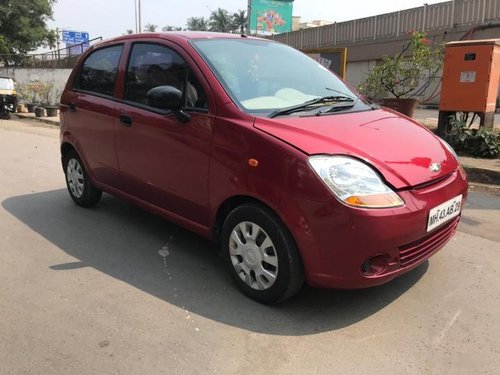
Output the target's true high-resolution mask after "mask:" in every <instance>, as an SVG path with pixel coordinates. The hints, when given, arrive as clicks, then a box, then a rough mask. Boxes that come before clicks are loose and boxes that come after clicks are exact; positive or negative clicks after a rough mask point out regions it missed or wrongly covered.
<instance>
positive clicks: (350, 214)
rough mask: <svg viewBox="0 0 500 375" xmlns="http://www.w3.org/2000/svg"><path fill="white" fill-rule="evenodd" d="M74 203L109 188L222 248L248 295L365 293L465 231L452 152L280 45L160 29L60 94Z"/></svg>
mask: <svg viewBox="0 0 500 375" xmlns="http://www.w3.org/2000/svg"><path fill="white" fill-rule="evenodd" d="M61 154H62V163H63V168H64V172H65V174H66V182H67V187H68V190H69V194H70V195H71V198H72V199H73V200H74V201H75V202H76V204H78V205H80V206H84V207H86V206H92V205H94V204H96V203H97V202H98V201H99V199H100V197H101V192H102V191H105V192H108V193H110V194H113V195H115V196H118V197H120V198H122V199H125V200H127V201H130V202H132V203H134V204H137V205H139V206H141V207H143V208H144V209H146V210H149V211H152V212H154V213H157V214H159V215H161V216H163V217H165V218H167V219H169V220H171V221H173V222H175V223H177V224H178V225H181V226H183V227H185V228H188V229H190V230H192V231H194V232H196V233H198V234H200V235H202V236H204V237H206V238H210V239H213V240H214V241H216V242H217V243H218V244H220V246H221V247H222V251H223V256H224V259H225V261H226V263H227V266H228V269H229V272H230V273H231V275H232V277H233V278H234V280H235V282H236V284H237V285H238V287H239V288H240V289H241V290H242V291H243V292H244V293H245V294H246V295H248V296H250V297H252V298H254V299H256V300H258V301H260V302H264V303H271V302H276V301H282V300H284V299H286V298H288V297H290V296H292V295H293V294H294V293H296V292H297V291H298V290H299V289H300V287H301V286H302V284H303V283H304V281H306V282H307V283H308V284H309V285H312V286H315V287H327V288H362V287H368V286H374V285H379V284H382V283H385V282H387V281H389V280H391V279H393V278H394V277H396V276H399V275H401V274H403V273H405V272H408V271H409V270H411V269H412V268H414V267H416V266H417V265H419V264H420V263H422V262H423V261H425V260H426V259H427V258H429V257H430V256H431V255H432V254H434V253H435V252H436V251H438V250H439V249H440V248H442V247H443V246H444V245H445V244H446V243H447V241H448V240H449V239H450V238H451V237H452V236H453V234H454V233H455V231H456V228H457V225H458V221H459V218H460V213H461V209H462V207H463V205H464V203H465V198H466V195H467V178H466V175H465V173H464V171H463V169H462V168H461V167H460V165H459V163H458V161H457V158H456V155H455V154H454V152H453V150H452V149H451V148H450V147H449V146H448V145H447V144H446V143H445V142H443V141H442V140H441V139H439V138H438V137H436V136H435V135H433V134H432V133H431V132H430V131H428V130H427V129H426V128H424V127H423V126H421V125H419V124H417V123H415V122H414V121H412V120H411V119H410V118H407V117H404V116H402V115H400V114H398V113H396V112H393V111H390V110H387V109H383V108H380V107H378V106H377V105H375V104H373V103H371V102H369V101H367V100H366V99H364V98H363V97H360V96H359V95H358V94H357V93H356V92H354V91H353V90H352V89H351V88H350V87H349V86H348V85H347V84H345V83H344V82H343V81H342V80H341V79H339V78H338V77H337V76H335V75H334V74H332V73H331V72H330V71H329V70H328V69H326V68H325V67H323V66H322V65H320V64H318V63H317V62H315V61H314V60H312V59H311V58H309V57H307V56H306V55H304V54H302V53H300V52H298V51H296V50H294V49H293V48H290V47H288V46H285V45H282V44H279V43H275V42H273V41H269V40H265V39H258V38H250V37H246V36H240V35H226V34H214V33H151V34H140V35H129V36H123V37H119V38H116V39H113V40H108V41H105V42H103V43H100V44H98V45H95V46H93V47H92V48H90V49H89V51H87V52H86V53H85V54H84V55H83V56H82V57H81V59H80V60H79V62H78V64H77V66H76V68H75V69H74V71H73V72H72V74H71V76H70V78H69V80H68V83H67V85H66V88H65V91H64V93H63V96H62V99H61Z"/></svg>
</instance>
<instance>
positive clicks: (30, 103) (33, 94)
mask: <svg viewBox="0 0 500 375" xmlns="http://www.w3.org/2000/svg"><path fill="white" fill-rule="evenodd" d="M40 89H41V83H40V82H39V81H32V82H29V83H28V84H26V88H25V97H24V100H25V101H26V106H27V107H28V112H29V113H34V112H35V108H36V107H37V106H38V105H39V104H40V103H39V99H38V98H39V95H40Z"/></svg>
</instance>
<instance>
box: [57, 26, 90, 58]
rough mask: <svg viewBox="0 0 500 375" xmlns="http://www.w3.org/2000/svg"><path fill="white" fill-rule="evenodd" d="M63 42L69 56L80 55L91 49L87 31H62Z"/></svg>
mask: <svg viewBox="0 0 500 375" xmlns="http://www.w3.org/2000/svg"><path fill="white" fill-rule="evenodd" d="M61 34H62V41H63V42H64V43H65V44H66V48H67V49H68V54H69V55H79V54H81V53H83V52H85V51H86V50H87V48H89V33H87V32H85V31H72V30H63V31H62V33H61Z"/></svg>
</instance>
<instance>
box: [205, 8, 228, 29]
mask: <svg viewBox="0 0 500 375" xmlns="http://www.w3.org/2000/svg"><path fill="white" fill-rule="evenodd" d="M210 31H217V32H221V33H229V32H231V31H233V20H232V17H231V16H230V15H229V13H228V11H227V10H225V9H222V8H218V9H217V10H214V11H212V14H210Z"/></svg>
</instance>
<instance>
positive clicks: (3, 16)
mask: <svg viewBox="0 0 500 375" xmlns="http://www.w3.org/2000/svg"><path fill="white" fill-rule="evenodd" d="M54 3H55V0H0V53H1V54H10V55H24V54H26V53H28V52H30V51H33V50H35V49H37V48H38V47H41V46H47V45H49V46H51V47H53V46H54V44H55V41H56V38H57V35H56V32H55V31H53V30H49V29H48V28H47V21H48V20H49V19H52V7H53V5H54ZM3 60H4V63H5V64H9V62H12V59H8V58H6V57H5V58H3Z"/></svg>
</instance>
